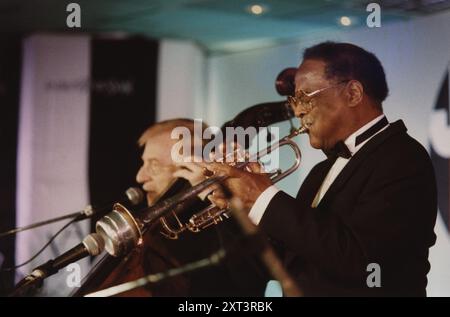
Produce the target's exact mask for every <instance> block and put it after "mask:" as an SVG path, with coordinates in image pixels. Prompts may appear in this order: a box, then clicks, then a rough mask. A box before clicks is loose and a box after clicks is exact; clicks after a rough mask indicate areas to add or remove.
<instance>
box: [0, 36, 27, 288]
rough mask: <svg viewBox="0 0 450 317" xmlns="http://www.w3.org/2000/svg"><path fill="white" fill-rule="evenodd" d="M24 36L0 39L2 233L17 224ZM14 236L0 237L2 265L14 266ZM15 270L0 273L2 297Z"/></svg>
mask: <svg viewBox="0 0 450 317" xmlns="http://www.w3.org/2000/svg"><path fill="white" fill-rule="evenodd" d="M21 55H22V54H21V37H20V36H13V35H11V36H2V37H1V38H0V109H1V115H0V147H1V152H0V153H1V160H0V232H4V231H6V230H9V229H11V228H13V227H15V224H16V160H17V135H18V125H19V124H18V120H19V91H20V72H21V71H20V69H21ZM14 244H15V238H14V236H9V237H6V238H0V252H1V253H2V255H1V256H4V262H3V267H10V266H13V265H14V256H15V251H14V247H15V246H14ZM13 283H14V274H13V272H1V273H0V296H3V295H6V294H7V292H8V289H10V288H11V287H12V286H13Z"/></svg>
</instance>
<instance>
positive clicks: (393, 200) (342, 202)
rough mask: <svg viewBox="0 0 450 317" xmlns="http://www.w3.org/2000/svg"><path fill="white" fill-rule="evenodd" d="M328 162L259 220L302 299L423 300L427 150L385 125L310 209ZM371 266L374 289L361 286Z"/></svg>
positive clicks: (430, 232)
mask: <svg viewBox="0 0 450 317" xmlns="http://www.w3.org/2000/svg"><path fill="white" fill-rule="evenodd" d="M333 163H334V160H330V159H329V160H325V161H323V162H321V163H319V164H317V165H316V166H315V167H314V168H313V169H312V170H311V172H310V173H309V175H308V176H307V178H306V179H305V181H304V182H303V184H302V186H301V188H300V191H299V193H298V195H297V198H292V197H291V196H289V195H287V194H285V193H283V192H279V193H278V194H276V195H275V197H274V198H273V199H272V200H271V202H270V204H269V206H268V207H267V209H266V212H265V213H264V216H263V218H262V219H261V222H260V227H261V229H262V230H263V231H264V232H265V233H266V234H267V235H268V236H269V238H270V240H271V241H272V242H273V244H274V246H275V248H276V249H277V250H279V251H280V254H282V257H283V259H284V261H285V264H286V266H287V268H288V270H289V271H290V272H291V273H292V275H293V276H294V277H295V279H296V280H297V282H298V284H299V286H300V288H301V289H302V290H303V291H304V293H305V295H306V296H425V295H426V292H425V287H426V285H427V278H426V275H427V273H428V271H429V269H430V265H429V262H428V249H429V248H430V247H431V246H432V245H433V244H434V242H435V239H436V236H435V234H434V224H435V221H436V213H437V201H436V200H437V198H436V182H435V177H434V171H433V167H432V164H431V161H430V159H429V156H428V154H427V152H426V150H425V149H424V148H423V147H422V146H421V145H420V144H419V143H418V142H417V141H415V140H414V139H413V138H411V137H410V136H409V135H408V134H407V133H406V127H405V125H404V124H403V122H402V121H397V122H395V123H391V125H390V126H389V127H388V128H387V129H385V130H384V131H382V132H380V133H378V134H377V135H375V136H374V137H373V138H372V139H370V140H369V141H368V142H367V143H366V144H365V145H364V146H363V147H362V148H361V149H360V150H359V151H358V152H357V153H356V154H355V155H354V156H353V157H352V158H351V159H350V161H349V162H348V163H347V165H346V166H345V167H344V169H343V170H342V171H341V173H340V174H339V176H338V177H337V178H336V179H335V181H334V182H333V184H332V185H331V186H330V188H329V190H328V191H327V193H326V194H325V196H324V197H323V199H322V200H321V202H320V204H319V205H318V206H317V208H312V207H311V203H312V201H313V199H314V197H315V195H316V193H317V191H318V189H319V187H320V186H321V184H322V182H323V180H324V178H325V176H326V175H327V173H328V171H329V170H330V168H331V166H332V165H333ZM370 263H377V264H378V265H379V267H380V273H381V274H380V275H379V276H380V281H381V287H369V286H368V283H367V280H368V279H369V282H370V281H372V282H373V281H375V279H374V275H373V274H372V273H374V272H375V271H374V270H373V269H372V268H371V267H369V270H368V265H369V264H370ZM369 285H372V284H371V283H369Z"/></svg>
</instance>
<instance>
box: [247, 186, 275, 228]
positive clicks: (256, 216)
mask: <svg viewBox="0 0 450 317" xmlns="http://www.w3.org/2000/svg"><path fill="white" fill-rule="evenodd" d="M279 191H280V190H279V189H278V188H277V187H276V186H275V185H272V186H270V187H268V188H267V189H266V190H265V191H263V192H262V193H261V195H259V197H258V199H256V201H255V203H254V204H253V206H252V209H250V212H249V214H248V217H249V218H250V220H251V221H252V222H253V223H254V224H255V225H258V224H259V222H260V221H261V218H262V216H263V215H264V212H265V211H266V208H267V206H269V203H270V201H271V200H272V198H273V196H275V195H276V193H278V192H279Z"/></svg>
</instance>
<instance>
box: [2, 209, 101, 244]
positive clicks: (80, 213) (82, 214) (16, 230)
mask: <svg viewBox="0 0 450 317" xmlns="http://www.w3.org/2000/svg"><path fill="white" fill-rule="evenodd" d="M92 214H93V209H92V206H91V205H89V206H87V207H86V208H85V209H83V210H81V211H77V212H74V213H71V214H67V215H65V216H60V217H56V218H52V219H48V220H44V221H40V222H36V223H33V224H31V225H27V226H23V227H18V228H14V229H11V230H8V231H5V232H2V233H0V238H3V237H6V236H9V235H12V234H16V233H19V232H22V231H26V230H30V229H34V228H38V227H42V226H45V225H48V224H51V223H54V222H58V221H61V220H64V219H73V218H77V217H79V218H80V219H75V221H78V220H84V219H87V218H88V217H90V215H92Z"/></svg>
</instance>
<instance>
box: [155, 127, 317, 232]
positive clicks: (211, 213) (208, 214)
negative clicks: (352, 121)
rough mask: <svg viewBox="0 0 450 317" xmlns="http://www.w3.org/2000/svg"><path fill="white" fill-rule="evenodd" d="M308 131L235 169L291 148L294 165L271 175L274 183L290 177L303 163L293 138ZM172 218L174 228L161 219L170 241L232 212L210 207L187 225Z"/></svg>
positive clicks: (280, 143)
mask: <svg viewBox="0 0 450 317" xmlns="http://www.w3.org/2000/svg"><path fill="white" fill-rule="evenodd" d="M307 130H308V129H307V128H306V126H303V127H302V128H299V129H294V130H293V131H292V132H291V133H290V134H289V135H287V136H286V137H284V138H282V139H281V140H280V141H278V142H277V143H275V144H274V145H272V146H268V147H267V148H265V149H263V150H261V151H259V152H258V153H256V154H254V155H253V156H250V157H248V158H247V160H246V161H244V162H239V163H237V164H236V165H235V167H237V168H244V167H245V165H246V164H247V162H248V161H254V160H255V159H256V160H257V159H259V158H261V157H263V156H265V155H268V154H270V153H271V152H272V151H274V150H276V149H279V148H281V147H282V146H289V147H290V148H291V149H292V151H293V153H294V156H295V161H294V163H293V164H292V166H291V167H290V168H289V169H287V170H286V171H284V172H282V171H281V170H280V169H278V170H276V171H274V172H272V173H269V177H270V179H271V181H272V183H276V182H278V181H280V180H282V179H284V178H285V177H287V176H289V175H290V174H292V173H293V172H294V171H296V170H297V169H298V167H299V166H300V163H301V151H300V149H299V147H298V146H297V144H296V143H295V142H294V141H293V140H292V138H294V137H296V136H297V135H299V134H302V133H306V132H307ZM172 216H173V217H174V219H175V224H174V225H172V226H170V225H169V223H168V221H167V219H166V217H161V218H160V222H161V225H162V229H163V231H161V234H162V235H164V236H165V237H166V238H168V239H178V238H179V235H180V233H182V232H185V231H190V232H194V233H197V232H200V231H201V230H204V229H206V228H208V227H210V226H212V225H217V224H219V223H220V222H222V221H224V220H226V219H228V218H229V217H230V211H229V210H228V209H227V208H219V207H217V206H215V205H210V206H208V207H206V208H204V209H203V210H201V211H199V212H197V213H195V214H193V215H192V216H191V217H190V218H189V220H188V221H187V222H185V223H183V222H182V221H181V220H180V218H179V217H178V216H177V213H176V212H172Z"/></svg>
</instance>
